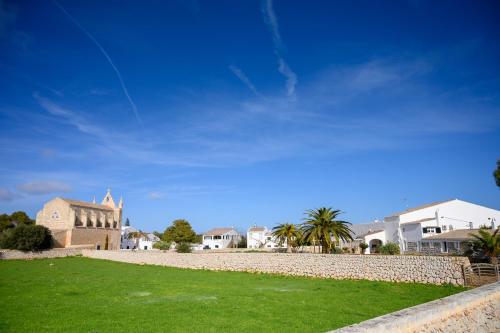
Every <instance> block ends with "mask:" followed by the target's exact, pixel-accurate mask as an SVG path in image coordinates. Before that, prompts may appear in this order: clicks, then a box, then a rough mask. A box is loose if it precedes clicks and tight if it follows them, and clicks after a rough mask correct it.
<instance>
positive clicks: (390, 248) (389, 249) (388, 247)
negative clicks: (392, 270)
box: [379, 242, 400, 255]
mask: <svg viewBox="0 0 500 333" xmlns="http://www.w3.org/2000/svg"><path fill="white" fill-rule="evenodd" d="M379 250H380V253H381V254H388V255H395V254H399V253H400V252H399V244H398V243H391V242H389V243H386V244H384V245H382V246H380V248H379Z"/></svg>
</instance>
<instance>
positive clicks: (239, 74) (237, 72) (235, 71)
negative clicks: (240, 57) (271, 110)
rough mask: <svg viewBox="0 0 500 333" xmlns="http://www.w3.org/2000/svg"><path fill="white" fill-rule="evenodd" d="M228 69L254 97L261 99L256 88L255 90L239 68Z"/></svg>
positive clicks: (230, 67) (231, 67)
mask: <svg viewBox="0 0 500 333" xmlns="http://www.w3.org/2000/svg"><path fill="white" fill-rule="evenodd" d="M229 69H230V70H231V72H233V74H234V75H236V77H237V78H238V79H240V80H241V82H243V83H244V84H245V85H246V86H247V88H248V89H250V91H251V92H253V93H254V95H255V96H257V97H262V94H261V93H260V92H259V91H258V90H257V88H255V86H254V85H253V83H252V81H250V79H249V78H248V77H247V76H246V74H245V73H244V72H243V71H242V70H241V69H240V68H238V67H236V66H234V65H230V66H229Z"/></svg>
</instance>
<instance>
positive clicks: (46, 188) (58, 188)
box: [17, 180, 71, 195]
mask: <svg viewBox="0 0 500 333" xmlns="http://www.w3.org/2000/svg"><path fill="white" fill-rule="evenodd" d="M17 189H18V190H19V191H21V192H24V193H27V194H35V195H38V194H51V193H67V192H70V191H71V187H70V186H69V185H68V184H66V183H63V182H60V181H54V180H46V181H34V182H28V183H24V184H20V185H18V186H17Z"/></svg>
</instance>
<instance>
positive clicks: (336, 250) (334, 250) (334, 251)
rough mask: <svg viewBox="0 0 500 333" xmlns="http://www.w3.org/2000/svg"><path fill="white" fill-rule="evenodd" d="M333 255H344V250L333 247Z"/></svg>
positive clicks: (331, 251)
mask: <svg viewBox="0 0 500 333" xmlns="http://www.w3.org/2000/svg"><path fill="white" fill-rule="evenodd" d="M330 253H331V254H342V249H341V248H340V247H338V246H335V247H332V249H331V250H330Z"/></svg>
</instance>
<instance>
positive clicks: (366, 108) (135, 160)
mask: <svg viewBox="0 0 500 333" xmlns="http://www.w3.org/2000/svg"><path fill="white" fill-rule="evenodd" d="M430 70H431V67H430V66H429V65H428V64H426V63H425V62H423V61H418V60H417V61H416V60H408V61H406V60H399V61H396V60H394V59H389V60H384V59H379V60H376V61H369V62H367V63H360V64H358V65H350V66H343V67H339V68H330V69H328V70H325V71H324V72H322V73H321V74H318V75H317V76H316V77H312V78H311V80H310V81H308V82H304V83H303V88H302V91H301V94H302V96H303V97H304V98H301V99H300V100H297V101H296V102H295V103H289V98H287V97H285V96H282V95H281V94H279V93H277V94H275V95H274V96H272V95H269V96H266V98H265V99H253V98H252V99H249V100H248V101H241V100H240V99H237V100H236V99H235V98H234V97H233V96H230V95H225V94H222V93H221V94H219V95H218V94H216V93H212V94H209V95H207V96H198V98H197V99H196V100H192V99H191V100H190V101H189V102H186V101H182V102H178V103H177V104H176V106H175V108H180V109H182V110H183V117H182V119H178V120H177V121H176V122H175V123H174V124H173V123H172V122H167V121H165V122H162V121H158V122H157V123H155V124H154V126H151V127H149V128H148V130H147V131H145V130H142V129H131V130H127V131H126V135H125V134H123V131H116V130H115V129H113V128H112V127H111V125H109V124H107V123H106V122H99V121H92V118H90V117H91V115H90V114H86V113H84V112H80V111H79V112H75V111H73V110H72V109H70V108H68V107H62V106H60V105H59V104H57V103H55V102H54V101H53V100H50V99H48V98H45V97H42V96H40V95H39V94H34V97H35V99H36V100H37V101H38V103H40V105H41V106H42V107H43V108H44V109H45V110H46V111H47V112H48V113H49V114H51V115H53V116H56V117H59V118H60V119H62V120H63V121H64V122H66V123H68V124H71V125H72V126H74V127H75V128H76V129H78V131H79V132H80V133H82V134H84V135H85V136H84V137H81V136H78V135H75V136H74V138H75V140H80V141H75V143H76V144H78V142H82V143H85V144H83V145H82V146H83V147H85V149H87V150H88V153H89V154H91V155H92V156H93V157H94V158H101V159H103V160H107V159H109V156H114V159H115V163H114V166H113V167H114V168H117V167H119V165H128V166H130V165H132V164H143V165H151V166H184V167H186V166H188V167H226V166H234V165H242V164H252V163H258V162H261V161H270V160H278V159H283V158H288V157H295V158H300V157H302V156H309V157H310V156H315V155H316V154H324V152H328V154H331V155H334V154H338V153H344V152H355V151H373V150H378V149H382V150H389V149H394V150H397V149H403V148H404V149H411V148H412V147H419V146H421V145H425V144H430V143H432V142H435V138H436V137H438V135H442V134H453V133H479V132H484V131H489V130H491V129H494V128H497V127H498V125H496V124H498V123H499V121H500V119H498V116H495V115H500V113H499V112H498V111H496V112H495V111H494V110H489V111H488V110H486V109H485V108H487V107H488V106H486V105H484V103H482V102H478V101H477V100H476V99H473V100H472V99H468V98H467V96H460V103H458V104H457V103H456V102H455V99H456V96H455V97H453V96H441V95H440V94H436V91H435V90H434V88H433V87H430V86H427V85H426V84H422V83H423V82H425V80H426V76H427V75H428V74H429V71H430ZM372 76H374V77H375V78H374V77H372ZM470 110H474V112H472V111H470ZM478 110H486V111H485V112H479V111H478ZM0 112H1V110H0ZM50 122H52V123H54V121H53V120H50ZM50 122H49V123H50ZM54 133H55V134H54V135H57V133H58V131H54ZM66 133H67V132H66ZM72 138H73V137H72ZM426 138H427V141H425V139H426ZM0 143H1V142H0ZM4 146H8V145H4ZM16 147H18V146H16ZM18 148H19V147H18ZM0 151H5V148H2V149H0ZM39 151H40V150H38V154H39ZM63 154H64V152H62V153H61V156H62V155H63ZM58 156H59V152H58ZM68 158H69V157H68ZM32 179H34V178H32ZM151 188H154V187H149V189H151ZM156 190H157V191H159V192H160V193H169V195H170V192H168V191H165V190H164V189H156ZM150 191H151V190H149V191H146V192H144V193H143V196H144V197H147V195H148V193H149V192H150Z"/></svg>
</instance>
